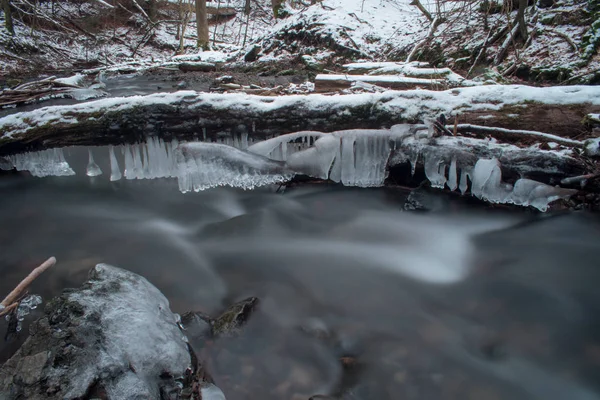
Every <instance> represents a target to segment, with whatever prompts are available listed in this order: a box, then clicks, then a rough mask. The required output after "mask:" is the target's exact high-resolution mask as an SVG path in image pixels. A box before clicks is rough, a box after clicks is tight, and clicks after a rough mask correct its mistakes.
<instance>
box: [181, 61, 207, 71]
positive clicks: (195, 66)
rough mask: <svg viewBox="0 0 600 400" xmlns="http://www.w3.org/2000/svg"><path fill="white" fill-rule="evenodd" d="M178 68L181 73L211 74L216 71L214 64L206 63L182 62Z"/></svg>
mask: <svg viewBox="0 0 600 400" xmlns="http://www.w3.org/2000/svg"><path fill="white" fill-rule="evenodd" d="M178 68H179V69H180V70H181V71H183V72H212V71H216V69H217V67H216V65H215V64H213V63H207V62H183V63H181V64H179V65H178Z"/></svg>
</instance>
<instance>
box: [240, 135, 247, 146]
mask: <svg viewBox="0 0 600 400" xmlns="http://www.w3.org/2000/svg"><path fill="white" fill-rule="evenodd" d="M240 148H241V149H242V150H246V149H247V148H248V134H247V133H242V138H241V144H240Z"/></svg>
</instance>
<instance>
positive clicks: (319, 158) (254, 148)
mask: <svg viewBox="0 0 600 400" xmlns="http://www.w3.org/2000/svg"><path fill="white" fill-rule="evenodd" d="M431 135H432V132H431V131H430V130H428V129H427V126H425V125H407V124H400V125H394V126H392V127H391V128H390V129H379V130H368V129H357V130H345V131H337V132H332V133H322V132H314V131H304V132H297V133H293V134H288V135H282V136H279V137H276V138H272V139H268V140H264V141H262V142H259V143H256V144H252V145H250V146H249V147H248V145H249V144H250V143H249V138H248V136H247V135H242V136H239V137H235V138H217V139H216V141H217V143H208V142H193V143H183V144H180V143H179V142H178V141H177V140H175V139H174V140H172V141H171V142H165V141H163V140H162V139H159V138H157V137H150V138H148V140H147V141H146V142H145V143H137V144H126V145H123V146H121V153H122V154H123V161H124V167H125V170H124V173H123V174H121V170H120V167H119V161H118V160H117V155H116V154H115V151H114V149H113V148H112V146H111V147H109V160H110V168H111V174H110V180H111V181H115V180H119V179H121V177H122V176H125V178H126V179H155V178H175V177H176V178H177V179H178V181H179V188H180V190H181V191H182V192H189V191H200V190H205V189H208V188H212V187H216V186H232V187H239V188H243V189H252V188H255V187H258V186H263V185H268V184H275V183H282V182H286V181H288V180H290V179H292V178H293V176H294V175H296V174H304V175H308V176H311V177H314V178H319V179H328V180H331V181H334V182H338V183H342V184H343V185H345V186H359V187H376V186H383V185H384V183H385V180H386V179H387V177H388V173H389V167H390V166H393V165H399V164H402V163H406V162H409V163H410V165H411V172H412V174H413V175H414V173H415V170H416V167H417V164H419V165H422V166H423V169H424V172H425V175H426V177H427V179H428V180H429V182H430V183H431V186H432V187H434V188H439V189H443V188H446V187H447V188H448V189H450V190H451V191H455V190H460V192H461V193H462V194H465V193H467V192H468V191H469V190H470V193H471V194H472V195H473V196H475V197H478V198H480V199H483V200H486V201H489V202H492V203H511V204H517V205H523V206H532V207H535V208H537V209H539V210H542V211H545V210H546V209H547V208H548V205H549V204H550V203H551V202H553V201H555V200H557V199H563V198H568V197H569V196H570V195H572V194H573V193H574V191H573V190H570V189H563V188H559V187H554V186H550V185H547V184H544V183H540V182H536V181H533V180H530V179H526V177H527V176H528V174H529V173H530V172H532V171H536V172H540V169H541V170H543V171H544V173H550V174H553V173H555V172H556V171H557V170H558V171H559V170H560V168H558V169H557V167H556V165H560V164H559V161H557V159H559V160H560V159H561V156H560V155H559V153H549V154H548V155H547V156H545V157H546V158H544V163H543V166H539V165H536V166H528V165H529V164H527V165H525V164H523V163H522V162H519V159H521V158H523V157H529V153H528V152H527V151H528V150H527V149H519V148H517V147H515V146H511V145H505V144H496V143H492V142H489V141H485V140H481V139H470V138H464V137H460V138H459V137H446V136H444V137H437V138H433V137H432V136H431ZM203 136H205V135H203ZM244 148H247V150H246V151H244V150H240V149H244ZM89 157H90V158H89V163H88V167H87V174H88V175H89V176H95V175H98V174H100V173H101V171H100V168H99V167H98V166H97V165H96V163H95V162H94V159H93V156H92V154H91V151H90V153H89ZM499 159H502V160H504V161H505V162H507V163H509V164H510V163H511V160H516V161H515V164H514V166H513V167H514V171H513V172H516V173H518V174H520V175H521V176H522V178H521V179H518V180H517V181H516V182H514V186H513V185H511V184H509V183H505V182H503V181H502V168H501V162H500V160H499ZM2 160H3V162H2V163H0V167H2V168H6V167H7V166H10V165H11V164H12V165H14V166H15V167H16V168H17V169H18V170H29V171H31V173H32V175H34V176H48V175H73V174H74V172H73V170H72V169H71V168H70V167H69V164H68V163H67V162H66V161H65V159H64V156H63V153H62V150H61V149H53V150H45V151H41V152H36V153H25V154H18V155H14V156H9V157H8V158H4V159H0V161H2ZM5 164H8V165H5ZM511 165H512V164H511Z"/></svg>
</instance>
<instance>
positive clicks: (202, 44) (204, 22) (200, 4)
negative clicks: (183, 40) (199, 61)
mask: <svg viewBox="0 0 600 400" xmlns="http://www.w3.org/2000/svg"><path fill="white" fill-rule="evenodd" d="M196 26H197V34H198V42H197V46H198V48H199V49H203V50H208V47H209V43H208V40H209V37H208V14H207V13H206V0H196Z"/></svg>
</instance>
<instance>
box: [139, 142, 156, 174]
mask: <svg viewBox="0 0 600 400" xmlns="http://www.w3.org/2000/svg"><path fill="white" fill-rule="evenodd" d="M151 143H152V139H151V138H150V139H149V140H148V142H147V143H146V145H140V146H141V150H142V153H143V154H142V157H143V159H142V174H143V177H144V178H146V179H151V178H154V177H155V176H153V175H151V174H150V160H149V157H148V146H150V145H151Z"/></svg>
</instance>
